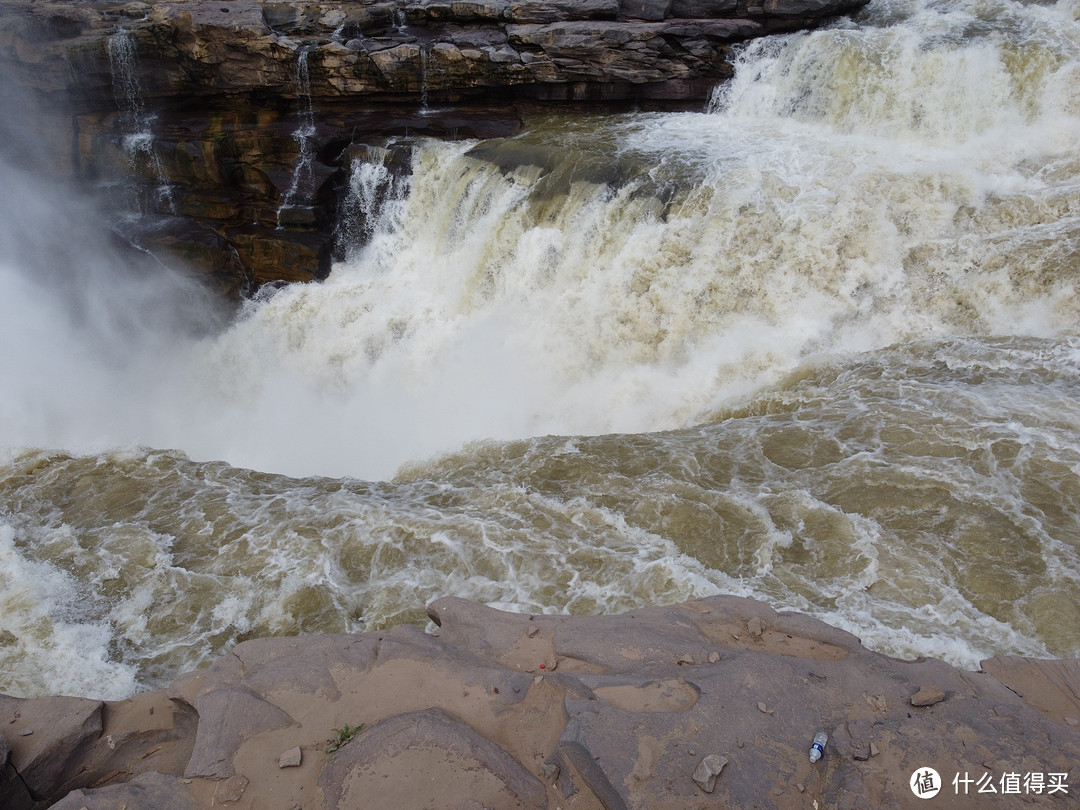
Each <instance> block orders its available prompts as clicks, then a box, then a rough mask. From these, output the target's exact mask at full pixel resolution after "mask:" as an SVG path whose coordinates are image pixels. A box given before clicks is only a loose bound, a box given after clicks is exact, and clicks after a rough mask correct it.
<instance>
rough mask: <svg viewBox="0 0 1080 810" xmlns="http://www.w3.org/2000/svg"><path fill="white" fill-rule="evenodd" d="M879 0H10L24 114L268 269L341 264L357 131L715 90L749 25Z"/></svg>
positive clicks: (3, 31) (498, 122)
mask: <svg viewBox="0 0 1080 810" xmlns="http://www.w3.org/2000/svg"><path fill="white" fill-rule="evenodd" d="M865 2H866V0H427V1H426V2H425V1H421V2H409V1H408V0H403V1H402V2H388V1H385V0H371V1H368V0H361V1H359V2H334V3H307V2H299V0H289V1H288V2H286V1H282V2H266V1H260V0H213V2H211V1H210V0H173V1H172V2H161V3H153V4H150V3H143V2H130V3H122V2H108V1H106V2H102V1H101V0H83V2H74V3H72V2H48V1H47V2H41V0H3V1H2V2H0V69H2V71H3V75H4V77H5V82H4V83H3V84H4V85H5V86H4V88H3V90H2V91H0V92H2V94H3V95H2V97H0V101H2V102H5V103H4V107H5V108H6V109H7V110H9V111H10V112H9V114H8V115H7V116H6V119H7V120H6V125H5V131H4V132H3V134H4V136H5V141H6V142H7V143H8V144H12V143H14V142H16V141H17V139H18V136H19V134H20V133H23V132H25V131H27V130H28V129H32V130H34V131H35V135H34V138H33V140H34V146H35V148H38V149H41V148H42V147H44V148H45V153H46V155H47V158H46V162H48V163H49V164H50V165H51V168H52V170H53V171H55V172H57V173H59V174H60V175H66V176H70V177H74V178H75V179H77V180H79V181H82V182H86V183H94V184H97V185H98V186H99V187H107V188H108V187H111V188H112V189H113V190H114V191H115V196H114V200H113V202H114V204H115V205H116V207H117V208H119V209H127V210H130V211H132V212H137V213H138V214H139V216H138V217H137V218H135V220H134V224H131V225H129V227H128V228H127V229H126V233H127V234H128V235H129V237H130V238H131V239H132V240H134V241H138V242H141V243H143V244H144V245H146V246H148V247H151V248H153V249H156V250H165V251H167V252H172V253H174V254H179V255H181V256H182V257H184V258H185V259H186V260H188V261H190V262H192V263H194V264H196V265H198V266H200V267H202V268H204V269H208V270H210V271H211V272H213V273H215V274H216V276H217V277H218V279H219V280H220V282H221V283H222V285H223V286H225V287H227V288H231V289H234V290H238V289H245V288H247V289H250V288H252V287H255V286H257V285H259V284H261V283H264V282H266V281H270V280H277V279H280V280H304V279H312V278H319V277H321V276H322V275H324V274H325V273H326V272H327V271H328V268H329V262H330V258H331V255H332V252H333V250H334V226H335V223H336V219H337V210H338V205H339V203H340V196H341V190H342V188H343V187H344V184H345V182H346V173H347V168H348V160H347V157H348V155H349V154H350V153H351V152H350V150H351V151H352V152H355V151H356V150H357V149H363V148H365V147H367V146H371V145H378V146H382V145H384V144H385V141H386V139H387V138H389V137H392V136H403V135H412V136H415V135H434V136H437V137H491V136H497V135H506V134H511V133H513V132H514V131H516V129H517V127H518V126H519V123H518V116H517V114H516V107H515V105H519V104H521V103H522V102H523V101H536V102H545V103H553V102H579V103H580V102H635V103H642V102H647V103H676V102H698V103H700V102H702V101H703V100H704V99H705V98H707V96H708V94H709V92H710V91H711V89H712V87H713V86H715V84H716V83H717V82H719V81H721V80H722V79H724V78H726V77H728V76H729V75H730V73H731V66H730V63H729V48H730V47H731V45H732V44H733V43H735V42H738V41H740V40H743V39H746V38H749V37H755V36H761V35H765V34H769V33H773V32H781V31H791V30H795V29H800V28H806V27H811V26H813V25H815V24H817V23H818V22H819V21H820V20H822V19H824V18H827V17H829V16H834V15H837V14H841V13H845V12H848V11H850V10H853V9H854V8H857V7H859V6H861V5H863V4H864V3H865ZM30 102H32V105H33V108H34V109H35V111H36V114H37V115H38V116H40V117H37V118H34V119H29V118H28V117H27V115H28V112H27V111H28V109H29V107H28V104H29V103H30ZM42 122H44V123H42ZM10 148H11V147H10V146H9V150H10Z"/></svg>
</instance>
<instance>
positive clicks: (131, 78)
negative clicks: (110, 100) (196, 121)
mask: <svg viewBox="0 0 1080 810" xmlns="http://www.w3.org/2000/svg"><path fill="white" fill-rule="evenodd" d="M107 46H108V52H109V67H110V70H111V71H112V85H113V97H114V99H115V101H116V105H117V107H118V108H119V109H120V111H121V118H120V127H121V131H122V144H123V151H124V153H125V155H126V156H127V161H128V167H129V169H130V170H131V174H132V175H133V176H135V177H139V176H140V175H147V176H148V179H149V180H150V181H151V182H152V183H153V185H154V190H153V193H152V196H151V198H150V199H149V200H140V199H133V200H132V201H131V202H132V209H133V210H134V211H137V212H142V211H143V209H144V208H149V211H150V213H165V214H168V213H173V212H174V211H175V208H176V205H175V202H174V200H173V195H172V188H171V184H170V183H169V178H168V175H167V173H166V172H165V167H164V165H163V164H162V162H161V159H160V158H159V157H158V155H157V152H156V150H155V149H154V137H155V136H154V130H153V123H154V116H153V114H151V113H150V112H148V111H147V109H146V104H145V101H144V99H143V90H142V84H141V82H140V80H139V61H138V51H137V49H136V42H135V37H134V35H133V34H132V33H131V32H130V31H118V32H117V33H115V34H113V35H112V36H111V37H109V39H108V43H107Z"/></svg>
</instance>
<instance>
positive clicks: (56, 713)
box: [0, 697, 104, 800]
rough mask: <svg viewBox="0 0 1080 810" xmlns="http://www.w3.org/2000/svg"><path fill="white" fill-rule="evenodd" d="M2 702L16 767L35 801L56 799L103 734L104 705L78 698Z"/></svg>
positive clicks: (97, 701)
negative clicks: (6, 716)
mask: <svg viewBox="0 0 1080 810" xmlns="http://www.w3.org/2000/svg"><path fill="white" fill-rule="evenodd" d="M3 704H6V705H3ZM3 704H0V710H4V711H6V713H7V714H8V720H7V726H6V728H5V737H6V738H7V741H8V744H9V745H10V746H11V753H10V759H9V761H10V763H11V766H12V768H14V770H15V771H16V772H17V773H18V775H19V779H20V780H21V781H22V782H23V783H24V784H25V785H26V788H27V790H28V791H29V793H30V795H31V796H32V797H33V798H34V799H38V800H40V799H46V798H48V797H50V796H54V795H56V793H57V790H58V788H59V789H62V788H63V786H65V785H66V784H67V783H68V782H69V781H70V780H71V779H72V778H73V774H74V773H76V772H77V771H78V769H79V765H80V764H81V762H82V760H83V757H84V756H85V755H86V754H87V752H88V751H89V749H90V748H92V747H93V745H94V743H95V742H96V741H97V740H98V738H99V737H100V736H101V727H102V726H101V710H102V708H103V706H104V704H103V703H102V702H101V701H99V700H87V699H85V698H75V697H44V698H38V699H36V700H21V701H20V700H15V699H11V698H7V699H5V700H4V701H3ZM60 795H63V793H60Z"/></svg>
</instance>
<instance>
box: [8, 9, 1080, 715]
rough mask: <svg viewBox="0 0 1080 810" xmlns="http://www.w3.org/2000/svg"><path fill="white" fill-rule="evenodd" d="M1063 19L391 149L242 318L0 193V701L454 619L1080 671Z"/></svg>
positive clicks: (905, 20) (1073, 273) (869, 45)
mask: <svg viewBox="0 0 1080 810" xmlns="http://www.w3.org/2000/svg"><path fill="white" fill-rule="evenodd" d="M1078 9H1080V5H1078V3H1077V2H1075V0H1074V1H1073V2H1058V3H1047V4H1020V3H1015V2H995V1H993V0H989V1H988V0H978V1H977V2H976V1H975V0H948V1H947V2H925V1H923V2H891V3H890V2H878V1H877V0H875V2H874V3H872V4H871V6H869V7H868V8H867V9H865V10H864V11H862V12H860V14H859V15H858V16H857V17H856V18H855V19H854V20H851V21H846V20H845V21H838V22H836V23H835V24H834V25H832V26H830V27H827V28H825V29H823V30H818V31H814V32H809V33H801V34H794V35H785V36H781V37H771V38H767V39H764V40H758V41H754V42H752V43H748V44H747V45H745V46H743V47H742V49H741V51H740V55H739V61H738V65H737V72H736V77H735V79H734V80H732V81H731V82H730V83H729V84H727V85H725V86H723V87H722V88H720V89H719V90H718V92H717V94H716V97H715V98H714V100H713V103H712V105H711V107H710V109H708V110H706V111H702V112H700V113H665V114H645V113H634V114H620V115H590V116H565V115H558V114H551V115H545V116H536V117H533V118H530V119H529V120H527V121H526V130H525V132H524V133H523V134H522V135H520V136H517V137H515V138H508V139H500V140H493V141H483V142H475V141H461V142H448V143H442V142H433V141H425V140H410V141H408V142H407V143H406V144H402V143H398V144H388V146H391V147H395V148H397V147H403V146H407V147H408V148H409V149H411V155H412V158H411V172H410V174H409V176H408V177H407V178H401V177H397V176H395V175H394V174H393V173H392V171H391V169H390V168H389V167H388V166H386V165H383V163H382V162H381V161H380V160H379V159H378V155H379V152H378V150H370V151H369V159H368V160H367V162H358V163H356V164H354V166H353V167H352V182H353V193H352V195H351V197H350V199H349V200H348V202H347V211H348V214H349V217H348V219H349V221H350V222H351V223H352V224H353V225H354V226H355V227H356V236H357V238H356V239H355V241H354V243H353V244H352V248H351V250H350V252H349V256H348V258H347V259H346V260H345V261H342V262H340V263H338V264H337V265H335V267H334V268H333V271H332V273H331V274H330V276H329V278H328V279H327V280H326V281H324V282H322V283H318V284H305V285H291V286H287V287H284V288H282V289H278V290H274V291H270V290H268V291H266V292H265V293H264V294H261V295H259V296H257V297H256V298H255V299H254V300H252V301H250V302H248V303H247V304H246V305H245V307H244V309H243V311H242V312H240V313H239V314H238V315H236V316H235V317H233V318H231V319H229V320H224V319H223V318H222V315H221V313H220V312H218V311H215V309H214V308H213V307H212V306H211V305H210V302H209V300H208V299H207V298H206V296H205V295H204V294H203V293H201V292H200V290H199V288H198V287H197V286H196V285H193V284H191V283H189V282H188V281H185V280H184V279H183V278H181V277H179V276H176V275H174V274H170V273H168V272H166V271H164V270H163V269H162V268H160V267H156V266H152V265H147V266H141V267H134V268H130V269H126V270H123V271H121V270H119V269H118V268H120V267H121V266H122V262H121V260H120V259H119V258H118V257H117V256H115V255H114V254H113V253H112V252H111V251H110V249H109V247H108V243H107V240H101V239H98V238H97V237H96V236H95V235H94V229H93V228H92V227H91V226H90V225H89V224H87V223H89V222H92V220H93V216H94V211H93V210H92V208H91V209H89V210H80V209H77V208H74V209H73V205H72V202H71V200H69V199H67V197H66V196H65V195H64V194H63V193H62V191H57V192H55V193H53V192H51V191H50V190H49V189H48V188H46V187H44V186H42V185H41V182H40V180H38V179H36V178H32V177H29V176H27V175H25V174H23V173H21V172H19V171H17V170H15V169H11V168H10V167H5V168H4V179H5V180H6V181H7V182H5V183H4V189H5V192H4V193H3V195H2V199H0V205H2V208H0V214H2V216H0V220H2V224H0V288H2V291H3V295H2V296H0V312H2V315H3V318H2V324H0V330H2V334H3V336H4V345H5V346H9V347H11V346H18V347H19V350H18V351H12V350H8V351H5V352H3V356H2V357H0V378H2V380H3V386H2V388H0V406H2V410H3V414H4V418H3V420H2V422H0V446H3V447H4V448H5V449H4V451H3V453H4V455H3V459H2V461H3V464H2V465H0V557H2V559H3V562H4V565H3V566H2V569H3V573H2V576H3V578H4V579H3V580H2V583H0V584H2V587H0V599H2V600H3V603H4V604H3V610H2V611H0V617H2V618H0V690H4V691H7V690H11V691H14V692H17V693H42V692H55V691H67V692H74V693H78V694H84V693H94V694H102V695H106V694H107V695H112V696H116V695H121V694H124V693H129V692H130V691H131V690H134V689H137V688H142V687H145V686H147V685H152V684H156V683H160V682H162V681H163V680H167V679H168V677H171V676H172V675H174V674H175V673H176V672H177V671H179V670H180V669H183V668H186V667H191V666H199V665H203V664H205V663H206V662H207V661H208V660H209V658H210V657H212V656H213V655H214V654H215V653H216V652H217V651H219V650H221V649H223V648H226V647H228V645H230V644H232V643H235V642H236V641H238V640H242V639H243V638H247V637H251V636H253V635H261V634H268V633H275V634H281V633H295V632H329V631H335V632H337V631H348V630H355V629H361V628H373V627H382V626H387V625H389V624H393V623H397V622H401V621H413V622H419V623H423V621H424V616H423V605H424V604H425V603H426V601H429V600H430V599H432V598H435V597H437V596H442V595H447V594H449V593H452V594H454V595H459V596H465V597H467V598H472V599H477V600H479V601H481V602H485V603H488V604H493V605H498V606H503V607H508V608H513V609H518V610H529V611H534V612H542V611H571V612H577V613H589V612H610V611H616V610H624V609H630V608H632V607H634V606H637V605H641V604H645V603H656V602H664V601H676V600H680V599H686V598H690V597H693V596H700V595H705V594H709V593H717V592H731V593H738V594H743V595H750V596H756V597H758V598H764V599H766V600H768V601H769V602H770V604H773V605H774V606H777V607H781V608H784V607H788V608H794V609H799V610H804V611H806V612H808V613H811V614H813V615H818V616H820V617H822V618H824V619H826V620H827V621H830V622H831V623H833V624H837V625H839V626H842V627H845V628H847V629H850V630H851V631H852V632H855V633H856V634H857V635H859V636H860V637H862V638H863V640H864V642H865V643H867V644H868V645H869V646H872V647H875V648H877V649H881V650H883V651H885V652H888V653H890V654H896V655H917V654H931V655H938V656H941V657H943V658H946V659H947V660H950V661H952V662H954V663H958V664H961V665H965V666H975V665H977V662H978V660H979V659H980V658H981V657H986V656H988V655H992V654H999V653H1018V654H1026V655H1061V656H1075V655H1077V654H1080V636H1078V635H1077V630H1076V628H1078V627H1080V613H1078V609H1077V605H1078V604H1080V539H1078V538H1080V525H1078V522H1080V441H1078V440H1077V436H1080V408H1078V406H1077V404H1076V403H1077V402H1080V371H1078V368H1080V338H1078V329H1077V327H1078V324H1080V304H1078V302H1080V296H1078V295H1077V292H1078V291H1077V281H1078V278H1080V258H1078V256H1080V89H1078V88H1080V21H1078V17H1080V11H1078ZM56 234H63V235H65V236H66V238H64V239H56V238H55V235H56ZM207 313H209V314H207ZM73 661H79V662H80V663H79V664H78V665H74V664H73V663H72V662H73Z"/></svg>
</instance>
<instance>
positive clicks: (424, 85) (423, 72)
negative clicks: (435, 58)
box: [420, 43, 431, 112]
mask: <svg viewBox="0 0 1080 810" xmlns="http://www.w3.org/2000/svg"><path fill="white" fill-rule="evenodd" d="M430 58H431V48H430V47H429V46H428V44H427V43H421V45H420V108H421V110H422V111H425V112H426V111H427V109H428V60H429V59H430Z"/></svg>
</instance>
